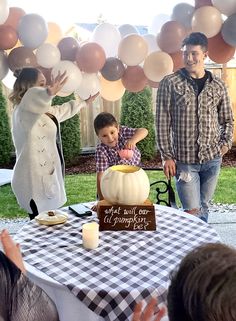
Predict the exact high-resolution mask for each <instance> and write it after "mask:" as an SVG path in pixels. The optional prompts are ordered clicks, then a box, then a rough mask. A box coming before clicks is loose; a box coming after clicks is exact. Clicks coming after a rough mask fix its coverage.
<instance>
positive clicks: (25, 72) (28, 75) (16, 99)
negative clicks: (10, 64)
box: [9, 67, 41, 105]
mask: <svg viewBox="0 0 236 321" xmlns="http://www.w3.org/2000/svg"><path fill="white" fill-rule="evenodd" d="M40 73H41V71H40V70H39V69H37V68H31V67H27V68H23V69H17V70H15V72H14V76H15V77H16V81H15V83H14V86H13V91H12V93H11V94H10V95H9V100H10V101H11V102H12V103H13V105H18V104H19V103H20V102H21V99H22V98H23V96H24V94H25V93H26V91H27V90H28V89H29V88H31V87H33V86H34V85H35V83H36V82H37V79H38V76H39V74H40Z"/></svg>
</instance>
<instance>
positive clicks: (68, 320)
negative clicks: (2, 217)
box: [26, 205, 220, 321]
mask: <svg viewBox="0 0 236 321" xmlns="http://www.w3.org/2000/svg"><path fill="white" fill-rule="evenodd" d="M155 207H156V209H157V210H158V209H160V210H164V211H166V212H171V213H175V214H177V215H179V216H184V217H187V218H189V220H194V221H199V219H198V218H196V217H194V216H190V215H189V214H186V213H184V212H182V211H180V210H176V209H173V208H169V207H166V206H162V205H155ZM201 224H207V223H203V222H201ZM219 239H220V238H219ZM26 269H27V273H28V277H29V278H30V279H31V280H32V281H33V282H35V283H36V284H37V285H39V286H40V287H41V288H42V289H43V290H44V291H45V292H46V293H47V294H48V295H49V296H50V297H51V299H52V300H53V301H54V302H55V304H56V306H57V309H58V313H59V317H60V321H85V320H86V321H102V320H104V319H103V318H102V317H99V316H98V315H97V314H95V313H94V312H93V311H92V310H90V309H89V308H88V307H87V306H86V305H85V304H84V303H83V302H81V301H80V300H78V298H77V297H75V296H74V295H73V294H72V292H71V291H70V290H69V289H68V288H67V287H66V286H64V285H62V284H60V283H58V282H57V281H55V280H54V279H52V278H51V277H49V276H48V275H46V274H45V273H43V272H41V271H39V270H37V269H36V268H35V267H33V266H31V265H29V264H28V263H26ZM129 320H131V317H130V318H129ZM165 320H166V319H165Z"/></svg>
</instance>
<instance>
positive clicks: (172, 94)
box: [156, 68, 233, 164]
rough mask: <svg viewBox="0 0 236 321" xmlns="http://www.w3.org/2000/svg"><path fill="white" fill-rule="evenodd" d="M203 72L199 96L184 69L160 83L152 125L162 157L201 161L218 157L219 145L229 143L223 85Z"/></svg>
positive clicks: (230, 123) (227, 101) (228, 108)
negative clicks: (202, 86) (202, 84)
mask: <svg viewBox="0 0 236 321" xmlns="http://www.w3.org/2000/svg"><path fill="white" fill-rule="evenodd" d="M206 72H207V75H208V78H207V80H206V83H205V85H204V88H203V90H202V91H201V93H200V94H199V95H198V93H197V85H196V84H195V82H194V81H193V80H192V79H191V77H190V76H189V74H188V73H187V71H186V70H185V69H184V68H183V69H180V70H179V71H177V72H175V73H173V74H171V75H168V76H166V77H165V78H164V79H163V80H162V81H161V82H160V85H159V88H158V91H157V100H156V126H157V145H158V149H159V150H160V153H161V156H162V159H163V160H165V159H174V160H177V161H181V162H183V163H188V164H194V163H204V162H206V161H208V160H211V159H214V158H215V157H217V156H220V149H221V147H222V145H227V146H228V147H229V148H231V146H232V137H233V114H232V109H231V104H230V99H229V95H228V92H227V89H226V86H225V84H224V82H223V81H222V80H221V79H220V78H218V77H216V76H215V75H213V74H212V73H211V72H209V71H206Z"/></svg>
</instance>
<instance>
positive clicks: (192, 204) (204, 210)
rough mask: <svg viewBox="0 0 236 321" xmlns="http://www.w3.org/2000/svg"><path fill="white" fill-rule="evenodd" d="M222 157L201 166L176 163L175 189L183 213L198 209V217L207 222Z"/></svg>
mask: <svg viewBox="0 0 236 321" xmlns="http://www.w3.org/2000/svg"><path fill="white" fill-rule="evenodd" d="M221 162H222V157H217V158H215V159H213V160H210V161H208V162H206V163H203V164H185V163H181V162H177V163H176V177H175V181H176V188H177V192H178V195H179V198H180V201H181V204H182V207H183V209H184V210H185V211H187V210H192V209H199V213H198V214H197V216H199V217H200V218H201V219H202V220H204V221H206V222H207V218H208V212H209V210H208V206H209V202H210V200H211V199H212V197H213V195H214V192H215V188H216V184H217V180H218V176H219V173H220V166H221Z"/></svg>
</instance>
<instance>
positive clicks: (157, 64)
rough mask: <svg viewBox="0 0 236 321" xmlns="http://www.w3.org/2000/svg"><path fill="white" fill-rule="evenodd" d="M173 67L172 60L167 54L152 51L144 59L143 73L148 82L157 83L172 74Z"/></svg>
mask: <svg viewBox="0 0 236 321" xmlns="http://www.w3.org/2000/svg"><path fill="white" fill-rule="evenodd" d="M173 66H174V64H173V60H172V58H171V56H170V55H169V54H167V53H166V52H164V51H154V52H152V53H151V54H150V55H148V56H147V58H146V59H145V61H144V65H143V71H144V74H145V76H146V77H147V78H148V79H149V80H151V81H155V82H158V81H161V80H162V78H163V77H165V76H166V75H169V74H171V73H172V71H173Z"/></svg>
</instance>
